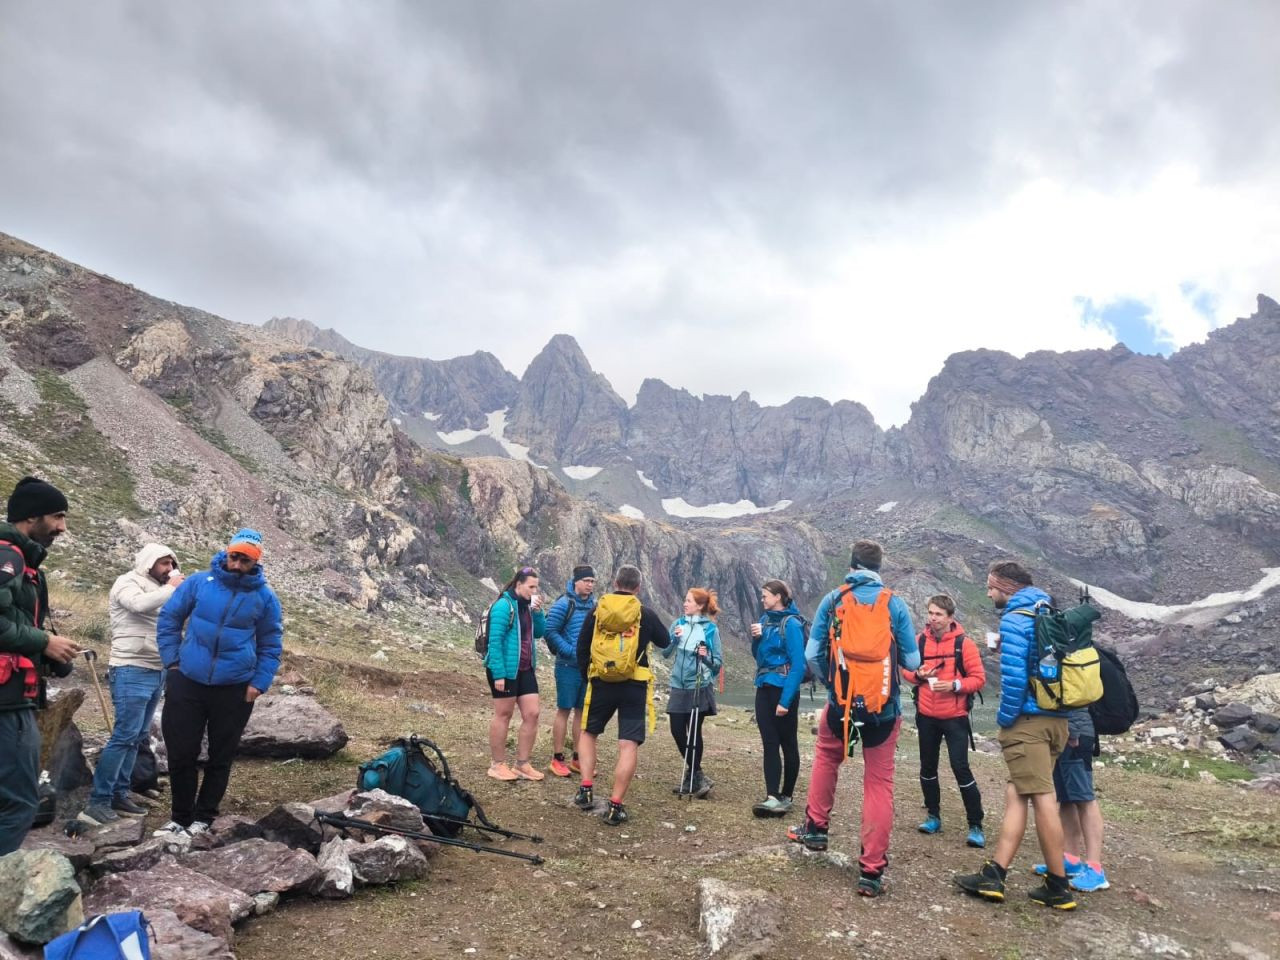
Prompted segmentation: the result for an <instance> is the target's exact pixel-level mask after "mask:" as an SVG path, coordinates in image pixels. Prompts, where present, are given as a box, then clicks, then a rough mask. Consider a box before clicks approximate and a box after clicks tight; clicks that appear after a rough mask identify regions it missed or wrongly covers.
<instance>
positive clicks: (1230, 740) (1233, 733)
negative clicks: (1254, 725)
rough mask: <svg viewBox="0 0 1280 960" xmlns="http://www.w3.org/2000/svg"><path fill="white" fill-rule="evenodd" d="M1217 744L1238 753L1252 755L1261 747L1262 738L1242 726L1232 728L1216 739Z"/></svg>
mask: <svg viewBox="0 0 1280 960" xmlns="http://www.w3.org/2000/svg"><path fill="white" fill-rule="evenodd" d="M1218 742H1219V743H1221V744H1222V745H1223V746H1224V747H1226V748H1227V749H1228V750H1235V751H1236V752H1238V753H1252V752H1253V751H1254V750H1257V749H1258V748H1259V747H1260V746H1262V738H1261V737H1259V736H1258V735H1257V734H1256V733H1254V732H1253V731H1252V730H1250V729H1249V728H1248V727H1246V726H1243V725H1242V726H1238V727H1232V728H1231V729H1230V730H1228V731H1227V732H1226V733H1224V734H1223V735H1222V736H1220V737H1219V738H1218Z"/></svg>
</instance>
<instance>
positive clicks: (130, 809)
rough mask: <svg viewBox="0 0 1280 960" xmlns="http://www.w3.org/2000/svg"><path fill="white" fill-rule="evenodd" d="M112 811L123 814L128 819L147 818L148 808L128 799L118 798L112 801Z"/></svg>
mask: <svg viewBox="0 0 1280 960" xmlns="http://www.w3.org/2000/svg"><path fill="white" fill-rule="evenodd" d="M111 809H112V810H114V811H115V812H116V813H123V814H124V815H125V816H126V817H145V816H146V815H147V808H146V807H144V806H143V805H142V804H140V803H134V802H133V801H132V800H130V799H129V798H128V797H116V798H115V799H114V800H112V801H111Z"/></svg>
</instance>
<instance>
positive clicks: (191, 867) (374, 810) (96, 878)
mask: <svg viewBox="0 0 1280 960" xmlns="http://www.w3.org/2000/svg"><path fill="white" fill-rule="evenodd" d="M317 811H319V812H324V813H337V814H341V815H342V816H345V817H353V818H357V819H360V820H367V821H371V822H373V823H379V824H382V825H385V826H390V827H396V828H399V829H405V830H410V831H413V832H417V833H424V834H429V833H430V832H431V831H430V829H429V828H428V827H427V826H426V825H425V824H424V823H423V820H422V814H421V812H420V811H419V810H418V808H417V806H415V805H414V804H413V803H411V802H410V801H408V800H405V799H403V798H401V797H396V796H393V795H391V794H388V793H386V792H385V791H382V790H374V791H370V792H368V793H356V792H355V791H347V792H345V793H342V794H339V795H337V796H335V797H329V798H326V799H323V800H317V801H315V802H314V803H311V804H305V803H286V804H283V805H282V806H279V807H277V808H276V809H274V810H272V811H271V812H270V813H268V814H267V815H266V816H264V817H262V818H261V819H259V820H256V821H254V820H249V819H247V818H244V817H237V816H224V817H219V818H218V819H217V820H216V821H214V823H213V825H212V828H211V829H210V830H209V832H208V833H206V834H203V835H200V836H197V837H195V838H191V837H183V838H181V839H173V838H168V837H144V829H143V824H142V821H141V820H130V819H121V820H120V821H118V822H117V823H113V824H110V825H108V826H106V827H103V828H101V829H99V830H96V831H94V832H92V833H90V834H86V835H82V836H79V837H67V836H65V835H63V834H62V833H60V832H57V831H55V830H37V831H32V833H31V834H30V835H29V836H28V837H27V841H26V842H25V843H24V844H23V847H22V849H21V850H19V851H18V852H16V853H13V854H10V855H9V856H7V857H2V858H0V929H3V931H4V932H6V933H8V934H9V935H10V936H11V937H13V938H14V940H16V941H18V942H21V943H36V944H39V943H46V942H48V941H49V940H50V939H52V938H53V937H55V936H57V935H58V934H60V933H62V932H64V931H66V930H69V929H71V928H73V927H75V926H77V925H78V924H80V923H82V922H83V919H84V917H85V916H86V915H90V916H91V915H93V914H98V913H116V912H119V911H124V910H142V911H143V912H144V913H145V914H146V916H147V918H148V919H149V920H150V921H151V922H152V923H153V925H154V926H155V930H156V945H155V950H154V952H153V954H152V956H154V957H156V958H161V960H163V958H176V957H183V958H187V957H200V958H205V957H207V958H227V957H231V956H232V954H231V944H232V941H233V937H234V933H233V928H234V927H235V925H237V924H240V923H242V922H244V921H245V920H247V919H249V918H250V917H252V916H255V915H261V914H263V913H266V912H268V911H270V910H272V909H274V907H275V906H276V904H277V903H279V901H280V899H281V897H300V896H309V897H320V898H341V897H349V896H351V894H352V892H353V891H354V889H355V888H356V887H357V886H365V885H378V884H388V883H395V882H397V881H399V880H406V879H414V878H417V877H420V876H422V875H423V874H424V873H425V872H426V871H427V868H428V857H430V856H432V855H433V854H434V853H435V851H436V850H437V849H438V846H437V845H436V844H434V843H432V842H431V841H430V840H410V839H406V838H404V837H401V836H376V835H375V834H373V833H372V832H369V833H365V832H359V831H356V832H350V833H347V834H345V835H344V834H342V833H339V832H338V831H337V830H335V829H334V828H332V827H329V826H322V825H321V824H320V823H319V822H317V821H316V819H315V814H316V812H317ZM3 891H9V892H10V893H12V896H9V895H6V894H5V893H4V892H3ZM6 949H7V947H6V944H5V942H4V941H2V940H0V957H3V956H6V954H5V950H6ZM13 952H14V953H15V954H16V955H22V954H21V953H19V951H18V949H17V948H14V949H13Z"/></svg>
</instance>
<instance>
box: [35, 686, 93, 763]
mask: <svg viewBox="0 0 1280 960" xmlns="http://www.w3.org/2000/svg"><path fill="white" fill-rule="evenodd" d="M82 703H84V690H82V689H80V688H79V687H60V688H58V689H50V690H49V700H48V706H46V707H45V709H44V710H40V711H38V712H37V713H36V726H37V727H38V728H39V729H40V769H41V770H49V771H52V770H53V754H54V751H55V749H56V748H57V746H58V741H59V740H60V739H61V737H62V731H64V730H66V729H67V727H69V726H71V718H72V717H74V716H75V713H76V711H77V710H79V709H80V705H81V704H82ZM57 782H58V781H57V780H56V779H54V780H53V783H54V785H55V786H57Z"/></svg>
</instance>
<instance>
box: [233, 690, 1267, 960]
mask: <svg viewBox="0 0 1280 960" xmlns="http://www.w3.org/2000/svg"><path fill="white" fill-rule="evenodd" d="M319 685H320V686H321V691H320V692H321V696H322V698H323V699H325V700H326V701H327V702H329V703H330V705H331V706H332V707H333V708H334V709H336V710H337V711H338V712H339V714H340V715H341V716H342V717H343V719H344V722H346V723H347V725H348V730H349V732H352V733H353V734H354V736H353V741H352V743H351V745H350V746H349V747H348V748H347V750H346V751H344V753H343V754H340V755H339V756H338V757H337V758H334V759H333V760H331V761H328V762H325V763H322V764H305V765H304V764H297V763H295V764H285V765H280V764H272V763H269V762H254V763H251V762H244V763H242V764H239V765H238V766H237V768H236V772H235V776H234V778H233V782H232V788H231V796H230V797H229V800H228V804H227V805H226V807H225V808H224V809H225V810H226V812H244V813H260V812H264V811H265V810H266V809H268V808H269V807H270V806H271V805H273V804H274V803H277V802H279V801H280V800H283V799H310V798H313V797H318V796H321V795H324V794H328V793H333V792H337V791H338V790H340V789H343V788H345V787H347V786H350V785H351V784H352V783H353V782H354V775H355V770H354V768H355V764H356V763H357V762H358V761H359V760H361V759H365V758H367V757H368V756H372V755H374V754H375V753H376V752H378V751H379V750H380V749H381V745H380V740H381V738H383V737H386V736H389V735H393V734H395V733H398V732H405V731H408V730H413V731H415V732H418V733H420V734H422V735H426V736H430V737H433V738H435V739H437V740H438V741H439V742H440V743H441V745H442V746H444V747H445V749H446V751H447V752H448V753H449V756H450V761H451V763H452V764H453V765H454V767H455V768H456V771H457V773H458V775H459V777H460V779H461V780H462V781H463V783H464V784H466V785H468V786H469V787H471V788H472V789H473V790H474V791H475V793H476V794H477V796H478V798H479V799H480V800H481V802H482V803H483V804H484V806H485V807H486V809H487V810H488V812H489V814H490V816H491V817H492V818H493V819H495V820H496V821H497V822H499V823H501V824H503V825H504V826H508V827H510V828H512V829H517V830H522V831H528V832H533V833H540V834H542V835H544V836H545V837H546V843H545V844H543V845H542V848H541V850H540V852H542V853H543V854H544V855H545V856H547V858H548V860H547V863H546V864H545V865H544V866H542V867H541V868H538V867H533V866H531V865H528V864H524V863H520V862H518V861H514V860H509V859H506V858H500V857H493V856H483V855H477V854H473V853H470V852H467V851H461V850H449V851H445V852H443V853H441V854H440V855H439V856H438V857H436V858H435V860H434V861H433V867H432V871H431V874H430V875H429V876H428V877H427V878H426V879H424V880H422V881H419V882H417V883H413V884H406V885H402V886H400V887H398V888H396V889H386V890H365V891H361V892H360V893H359V894H358V895H357V896H356V897H355V898H354V899H353V900H351V901H348V902H343V903H324V904H322V903H316V902H307V901H298V902H294V903H288V904H285V905H283V906H282V907H281V908H280V909H279V910H278V911H277V912H275V913H274V914H271V915H269V916H267V917H264V918H261V919H257V920H254V921H252V922H251V923H249V924H248V925H247V926H245V927H244V928H243V929H242V931H241V932H240V933H239V935H238V938H237V943H236V953H237V956H239V957H241V958H244V960H258V958H262V960H266V958H268V957H270V958H273V960H274V958H278V957H279V956H281V955H288V956H290V957H292V958H297V960H302V958H308V957H348V956H376V957H381V958H385V957H477V958H483V957H498V958H509V957H519V958H559V957H563V956H567V955H573V954H578V955H589V956H592V957H596V956H602V957H650V956H662V957H665V958H669V960H677V958H692V957H697V956H701V955H703V948H702V944H701V942H700V940H699V938H698V931H697V925H698V910H697V903H696V900H697V894H696V891H697V883H698V880H699V879H701V878H703V877H718V878H720V879H723V880H725V881H726V882H728V883H730V884H732V885H735V886H741V887H754V888H759V889H764V890H767V891H770V892H771V893H772V894H773V895H774V896H775V897H776V901H777V904H778V907H779V910H780V915H781V922H780V928H781V936H780V937H779V939H778V941H777V942H776V943H775V944H774V946H773V947H772V948H771V949H769V950H768V951H767V952H766V953H764V954H762V955H764V956H778V957H782V956H786V957H806V958H808V957H813V958H821V957H848V956H850V955H852V954H854V953H855V952H856V953H857V954H859V955H862V956H869V957H948V958H960V957H983V958H1000V960H1015V958H1032V957H1044V958H1049V960H1053V958H1063V957H1098V958H1107V957H1145V956H1155V955H1163V956H1172V957H1223V956H1244V957H1252V958H1258V957H1265V956H1280V950H1278V949H1277V944H1280V848H1278V847H1280V844H1278V842H1277V833H1276V826H1275V825H1276V824H1277V822H1280V816H1278V814H1280V801H1278V800H1277V798H1275V797H1274V796H1266V795H1259V794H1257V793H1253V792H1250V791H1247V790H1244V789H1242V788H1239V787H1235V786H1229V785H1225V784H1201V783H1197V782H1188V781H1181V780H1172V779H1164V778H1161V777H1156V776H1152V775H1146V774H1140V773H1133V772H1128V771H1121V770H1116V769H1112V768H1111V767H1107V768H1104V769H1102V770H1099V771H1098V775H1097V786H1098V792H1099V796H1100V799H1101V802H1102V804H1103V811H1104V816H1105V818H1106V821H1107V835H1106V843H1105V847H1106V866H1107V872H1108V876H1109V877H1110V878H1111V882H1112V889H1110V890H1108V891H1104V892H1099V893H1094V894H1091V895H1082V906H1081V909H1079V910H1078V911H1076V912H1074V913H1072V914H1061V913H1056V912H1052V911H1048V910H1045V909H1043V908H1041V907H1038V906H1036V905H1034V904H1032V903H1031V902H1030V901H1028V900H1027V899H1026V898H1025V896H1024V892H1025V890H1026V889H1028V888H1029V887H1030V886H1032V884H1033V879H1032V877H1031V875H1030V873H1029V868H1030V865H1031V863H1032V862H1033V860H1034V859H1038V853H1037V852H1036V850H1035V846H1034V835H1033V834H1029V835H1028V839H1027V842H1026V843H1025V844H1024V846H1023V848H1022V850H1021V851H1020V856H1019V859H1018V861H1017V863H1016V864H1015V867H1014V870H1013V872H1012V874H1011V882H1010V897H1009V900H1008V901H1007V902H1006V903H1005V904H1004V905H1003V906H993V905H988V904H985V903H981V902H976V901H972V900H970V899H968V898H966V897H965V896H964V895H962V894H960V893H958V892H957V891H955V890H954V888H953V887H952V885H951V882H950V877H951V874H952V873H953V872H955V871H957V870H969V869H972V868H974V867H976V865H977V864H978V863H980V859H981V854H979V853H978V852H977V851H973V850H969V849H967V848H965V847H964V846H963V835H962V831H961V830H960V827H961V826H962V825H963V822H964V818H963V811H962V808H961V806H960V802H959V796H958V794H957V793H956V791H955V790H954V787H952V789H951V790H949V791H948V792H947V793H946V794H944V803H943V817H944V822H945V823H946V824H947V828H948V829H947V831H946V832H945V833H943V834H942V835H941V836H937V837H926V836H923V835H921V834H919V833H917V832H916V830H915V825H916V823H917V822H919V819H920V817H921V809H920V806H919V793H918V787H917V784H916V768H917V766H916V763H915V738H914V736H912V735H910V734H909V733H908V732H907V731H905V730H904V736H903V737H902V739H901V741H900V745H899V749H898V791H897V801H898V802H897V814H896V818H895V824H894V834H893V841H892V847H891V850H890V855H891V858H892V859H891V864H890V868H889V871H888V873H887V880H888V892H887V894H886V896H884V897H882V898H880V899H877V900H873V901H872V900H866V899H864V898H859V897H857V896H855V895H854V893H853V888H854V883H855V882H856V872H853V871H850V870H849V869H847V868H842V867H841V866H838V865H836V863H833V858H831V857H823V856H819V855H810V854H804V853H801V852H800V850H799V848H797V847H795V846H794V845H790V844H788V843H787V842H786V841H785V829H786V826H787V825H788V823H790V822H792V820H791V819H789V820H781V821H764V820H756V819H753V818H752V816H751V814H750V804H751V802H752V801H753V800H755V799H758V796H757V794H758V793H759V792H760V790H761V775H760V772H759V771H760V746H759V741H758V737H757V734H756V731H755V727H754V726H753V725H751V724H750V723H749V722H748V721H747V715H746V713H745V711H742V710H738V709H730V710H728V711H726V713H725V715H722V716H721V717H719V718H716V719H715V720H714V721H708V723H707V739H708V755H707V757H706V761H705V767H706V769H707V770H708V772H709V773H710V775H711V776H712V777H713V778H714V779H715V780H716V782H717V788H716V790H715V793H714V794H713V799H711V800H709V801H688V800H679V799H677V798H675V797H673V796H672V794H671V791H670V787H671V785H672V784H674V783H675V781H676V780H677V778H678V776H679V767H680V758H679V756H678V755H677V752H676V750H675V747H674V746H673V745H672V743H671V739H670V736H669V735H668V733H667V732H666V729H665V724H664V723H663V722H662V720H663V719H664V718H660V723H659V727H658V730H657V731H656V732H655V734H653V736H652V738H651V740H650V742H649V743H648V744H646V746H645V747H644V748H643V749H642V752H641V763H640V773H639V775H638V777H637V780H636V783H635V785H634V786H633V789H632V792H631V794H630V795H629V796H628V809H629V811H630V812H631V813H632V816H633V820H632V821H631V822H630V823H628V824H627V825H625V826H624V827H621V828H610V827H607V826H605V825H604V824H603V823H602V822H601V821H600V820H599V819H598V818H596V817H591V816H588V815H584V814H582V813H580V812H579V811H578V810H576V809H575V808H573V807H572V806H571V805H570V804H569V800H570V798H571V796H572V791H573V786H574V785H573V783H571V782H568V781H564V780H554V779H552V778H550V777H549V778H548V779H547V781H545V782H543V783H541V784H533V783H517V784H512V785H505V784H499V783H496V782H494V781H491V780H488V779H487V778H486V777H485V776H484V771H485V767H486V766H487V758H486V756H485V755H484V753H483V747H482V746H481V744H482V742H483V741H482V737H483V731H484V729H485V724H486V723H487V717H488V714H487V712H486V710H487V701H486V700H485V699H483V698H482V684H481V683H480V682H479V681H478V680H476V679H475V678H474V677H471V676H470V675H468V674H467V673H466V672H465V670H458V671H454V672H449V671H443V672H440V673H438V674H433V675H429V676H428V675H424V679H423V680H422V682H421V683H418V682H414V683H410V684H406V685H404V686H402V687H399V688H396V687H395V686H393V685H390V684H387V683H385V682H377V680H376V678H374V680H372V681H371V680H370V679H369V678H365V679H364V680H363V682H362V681H360V680H358V679H357V680H351V679H349V678H342V677H338V676H336V675H335V676H334V677H331V678H329V680H328V682H326V683H322V684H319ZM418 698H423V699H418ZM549 720H550V717H549V716H548V715H545V714H544V716H543V722H542V726H543V733H542V739H541V740H540V746H541V747H542V748H543V751H545V747H546V744H547V732H546V731H547V728H548V727H549ZM734 721H736V722H734ZM608 736H609V735H608V734H607V735H606V737H605V738H602V741H601V742H602V744H604V745H605V749H604V750H603V751H602V752H603V757H602V759H603V761H604V766H605V768H606V769H608V768H610V767H611V766H612V761H613V757H614V749H613V744H612V742H610V741H609V740H608ZM812 739H813V738H812V736H811V735H809V734H808V733H807V731H806V733H804V734H802V742H801V747H802V751H804V758H803V766H802V773H801V784H800V789H801V790H803V788H804V786H805V784H806V783H807V769H808V763H809V760H810V758H811V755H812V752H811V748H812ZM974 768H975V772H976V774H977V776H978V778H979V782H980V783H981V785H982V787H983V790H984V798H985V799H986V801H987V806H988V830H989V832H991V833H994V831H995V829H996V825H997V824H998V821H999V814H1000V808H1001V802H1000V799H999V798H1000V796H1001V790H1002V783H1003V768H1002V765H1001V762H1000V760H999V758H998V757H991V756H986V755H982V754H978V755H975V760H974ZM844 773H845V775H844V777H843V779H842V781H841V784H840V790H839V794H838V797H837V802H836V812H835V817H834V820H833V824H832V831H831V850H832V852H833V853H835V854H845V855H852V856H853V857H855V858H856V854H857V841H856V837H857V830H856V821H855V818H856V816H857V812H858V809H859V806H860V803H859V798H860V777H861V764H860V763H854V764H852V765H849V766H846V768H845V772H844ZM944 777H945V774H944ZM602 779H603V778H602ZM801 817H802V813H800V812H799V811H797V813H796V814H795V816H794V817H793V818H792V819H794V821H795V822H799V820H800V819H801ZM690 827H692V828H694V829H693V830H689V828H690ZM515 846H519V848H521V849H534V848H532V847H530V846H529V845H527V844H524V845H515ZM836 859H838V858H836ZM637 922H638V925H637Z"/></svg>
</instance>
